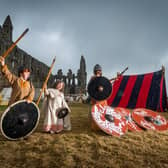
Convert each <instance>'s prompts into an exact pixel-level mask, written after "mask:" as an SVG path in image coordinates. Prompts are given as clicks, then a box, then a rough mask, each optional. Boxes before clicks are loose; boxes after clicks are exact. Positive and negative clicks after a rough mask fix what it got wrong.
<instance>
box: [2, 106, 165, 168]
mask: <svg viewBox="0 0 168 168" xmlns="http://www.w3.org/2000/svg"><path fill="white" fill-rule="evenodd" d="M89 108H90V107H89V106H88V105H83V104H72V105H71V110H72V113H71V121H72V131H70V132H63V133H60V134H47V133H43V132H42V124H43V119H44V114H41V119H40V123H39V126H38V128H37V130H36V131H35V132H34V133H33V134H32V135H31V136H30V137H29V138H28V139H27V140H19V141H9V140H7V139H5V138H4V137H3V136H2V135H1V136H0V151H1V155H0V167H2V168H10V167H11V168H15V167H22V168H24V167H25V168H27V167H30V168H55V167H97V168H99V167H103V168H105V167H114V168H117V167H123V168H125V167H130V168H134V167H136V168H137V167H149V168H150V167H156V168H158V167H163V168H164V167H165V168H166V167H168V131H164V132H154V131H142V132H139V133H132V132H127V133H126V134H125V135H124V136H122V137H120V138H118V137H113V136H109V135H106V134H105V133H103V132H102V131H99V132H93V131H91V129H90V123H89V120H88V112H89ZM0 110H1V111H4V107H1V108H0ZM164 115H165V116H166V117H168V114H167V113H164Z"/></svg>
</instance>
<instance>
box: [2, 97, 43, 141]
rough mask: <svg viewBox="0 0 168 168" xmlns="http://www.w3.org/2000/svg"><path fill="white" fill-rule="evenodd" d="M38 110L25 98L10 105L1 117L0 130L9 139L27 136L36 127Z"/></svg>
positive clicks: (38, 116)
mask: <svg viewBox="0 0 168 168" xmlns="http://www.w3.org/2000/svg"><path fill="white" fill-rule="evenodd" d="M39 118H40V111H39V108H38V107H37V105H36V104H35V103H33V102H31V103H27V102H26V101H25V100H21V101H18V102H16V103H14V104H12V105H10V106H9V107H8V108H7V109H6V110H5V112H4V113H3V114H2V117H1V132H2V134H3V135H4V136H5V137H6V138H7V139H10V140H17V139H20V138H24V137H27V136H29V135H30V134H31V133H32V132H33V131H34V130H35V128H36V127H37V125H38V121H39Z"/></svg>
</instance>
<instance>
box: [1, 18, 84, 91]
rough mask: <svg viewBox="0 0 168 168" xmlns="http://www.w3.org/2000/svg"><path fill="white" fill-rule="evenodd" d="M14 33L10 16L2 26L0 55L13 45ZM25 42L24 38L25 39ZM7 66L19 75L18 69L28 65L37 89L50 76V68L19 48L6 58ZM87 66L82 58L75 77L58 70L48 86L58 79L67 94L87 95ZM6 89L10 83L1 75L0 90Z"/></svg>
mask: <svg viewBox="0 0 168 168" xmlns="http://www.w3.org/2000/svg"><path fill="white" fill-rule="evenodd" d="M12 33H13V25H12V22H11V18H10V16H9V15H8V16H7V17H6V19H5V21H4V23H3V25H2V26H1V25H0V55H2V54H3V53H4V52H5V51H6V50H7V49H8V48H9V47H10V46H11V44H12V42H13V41H12ZM22 40H24V37H23V39H22ZM5 61H6V64H7V65H8V67H9V69H10V71H11V72H13V73H15V74H16V75H17V71H18V67H19V66H20V65H24V64H26V65H28V66H29V68H30V69H31V80H32V82H33V84H34V86H35V88H41V87H42V85H43V82H44V80H45V78H46V76H47V74H48V71H49V67H48V66H47V65H46V64H44V63H42V62H40V61H39V60H37V59H35V58H34V57H32V56H31V55H29V54H28V53H26V52H25V51H23V50H22V49H20V48H19V47H17V46H16V47H15V48H14V49H13V51H12V52H11V53H10V54H9V56H8V57H7V58H6V60H5ZM86 76H87V73H86V64H85V59H84V57H83V56H82V57H81V61H80V69H79V70H78V72H77V74H76V75H75V74H74V73H72V70H69V71H68V73H67V75H63V73H62V70H61V69H60V70H58V73H57V74H56V75H51V76H50V79H49V82H48V85H49V86H51V85H52V84H53V82H54V80H56V79H62V80H63V81H64V82H65V84H66V87H65V92H66V94H69V93H71V94H79V93H85V92H86V91H85V88H86ZM4 87H9V83H8V82H7V81H6V80H5V79H4V78H3V77H2V74H1V73H0V90H1V89H2V88H4Z"/></svg>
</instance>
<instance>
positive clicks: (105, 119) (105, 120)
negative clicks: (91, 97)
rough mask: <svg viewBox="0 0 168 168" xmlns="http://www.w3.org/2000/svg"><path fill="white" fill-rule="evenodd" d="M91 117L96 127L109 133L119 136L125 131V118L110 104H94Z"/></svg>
mask: <svg viewBox="0 0 168 168" xmlns="http://www.w3.org/2000/svg"><path fill="white" fill-rule="evenodd" d="M92 118H93V120H94V121H95V123H96V124H97V125H98V127H99V128H100V129H101V130H103V131H104V132H105V133H107V134H109V135H114V136H121V135H124V134H125V133H126V131H127V123H126V119H125V118H124V117H123V116H121V115H120V114H119V113H117V112H116V111H115V109H113V108H111V107H110V106H103V105H101V104H96V105H94V106H93V107H92Z"/></svg>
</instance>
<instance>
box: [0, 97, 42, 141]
mask: <svg viewBox="0 0 168 168" xmlns="http://www.w3.org/2000/svg"><path fill="white" fill-rule="evenodd" d="M22 102H26V100H19V101H17V102H15V103H13V104H11V105H10V106H8V107H7V109H6V110H5V111H4V112H3V114H2V116H1V120H0V130H1V133H2V135H3V136H4V137H5V138H7V139H9V140H19V139H24V138H26V137H28V136H29V135H31V134H32V133H33V132H34V130H35V129H36V128H37V126H38V123H39V120H40V110H39V108H38V106H37V104H36V103H34V102H33V101H32V102H30V103H32V104H33V105H34V106H35V107H36V108H37V112H38V118H37V121H36V125H35V126H34V128H33V129H32V130H31V131H30V132H29V133H28V134H27V135H25V136H23V137H20V138H11V137H8V136H7V135H6V134H5V133H4V131H3V128H2V122H3V119H4V117H5V115H6V114H7V112H8V111H9V110H10V108H11V107H13V106H15V105H16V104H18V103H22Z"/></svg>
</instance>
